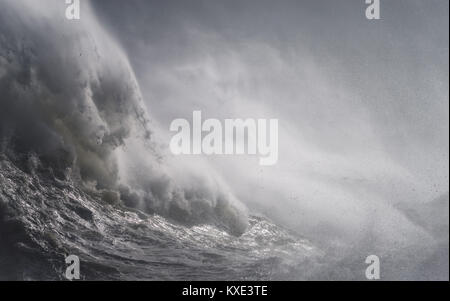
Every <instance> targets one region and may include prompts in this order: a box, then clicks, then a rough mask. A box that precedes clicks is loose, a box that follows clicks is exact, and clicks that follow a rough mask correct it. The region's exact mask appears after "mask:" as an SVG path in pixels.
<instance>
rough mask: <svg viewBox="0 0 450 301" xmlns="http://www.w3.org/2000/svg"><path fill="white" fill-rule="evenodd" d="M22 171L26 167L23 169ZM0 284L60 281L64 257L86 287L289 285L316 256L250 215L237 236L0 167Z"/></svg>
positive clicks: (43, 176) (66, 183) (73, 185)
mask: <svg viewBox="0 0 450 301" xmlns="http://www.w3.org/2000/svg"><path fill="white" fill-rule="evenodd" d="M25 169H26V168H25ZM0 225H1V228H0V243H1V246H2V247H1V248H0V260H1V261H0V266H1V267H2V269H0V271H1V272H0V279H3V280H62V279H65V278H64V275H65V268H66V263H65V257H66V256H68V255H72V254H73V255H77V256H79V258H80V266H81V278H82V279H85V280H274V279H289V278H295V276H294V273H296V271H295V270H296V269H297V268H298V267H299V265H302V266H303V267H305V266H308V265H309V264H312V263H313V261H314V260H315V258H317V257H318V256H320V254H321V252H320V251H319V250H318V249H317V248H315V247H314V246H313V245H312V244H311V243H310V242H308V241H307V240H306V239H303V238H301V237H297V236H296V235H295V234H293V233H290V232H289V231H287V230H285V229H283V228H281V227H278V226H277V225H275V224H274V223H272V222H271V221H270V220H268V219H267V218H264V217H261V216H251V217H250V226H249V228H248V229H247V231H246V232H245V233H244V234H243V235H241V236H239V237H237V236H234V235H231V234H229V233H227V231H225V230H224V229H221V228H220V227H218V226H215V225H208V224H206V225H196V226H186V225H182V224H179V223H177V222H175V221H171V220H168V219H166V218H164V217H161V216H159V215H149V214H145V213H142V212H140V211H137V210H133V209H130V208H125V207H122V206H121V205H119V204H110V203H108V202H105V201H103V200H102V198H101V197H100V196H99V195H95V193H88V192H85V191H83V190H82V189H80V188H78V187H77V185H76V183H74V182H73V181H70V180H60V179H57V178H55V177H53V176H52V175H51V174H43V173H41V172H37V171H31V172H29V171H27V170H25V171H24V170H22V169H20V168H18V167H17V166H15V165H14V164H13V163H11V162H10V161H8V160H6V159H3V160H0Z"/></svg>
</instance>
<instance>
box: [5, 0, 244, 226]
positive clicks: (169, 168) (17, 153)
mask: <svg viewBox="0 0 450 301" xmlns="http://www.w3.org/2000/svg"><path fill="white" fill-rule="evenodd" d="M2 2H4V3H3V5H2V12H1V13H0V14H1V15H0V28H1V32H0V45H1V48H0V91H1V95H2V96H1V98H0V107H1V111H0V139H1V140H0V141H1V152H2V153H3V154H4V155H5V156H6V157H7V158H8V159H9V160H11V161H12V162H15V164H17V165H18V166H24V165H27V164H30V160H31V161H33V162H34V163H31V164H35V165H39V168H41V169H46V170H47V171H48V173H50V174H52V175H53V176H55V177H57V178H59V179H69V178H70V179H71V180H74V181H77V183H78V184H79V185H81V186H82V187H83V189H84V190H85V191H87V192H91V193H94V194H96V193H100V195H101V198H102V199H103V200H105V201H107V202H110V203H121V204H123V205H125V206H127V207H132V208H137V209H140V210H142V211H144V212H147V213H158V214H162V215H164V216H168V217H170V218H173V219H175V220H177V221H179V222H183V223H186V224H189V225H195V224H204V223H210V224H216V225H219V226H221V227H224V228H225V229H226V230H227V231H229V232H230V233H233V234H235V235H240V234H242V233H243V232H244V231H245V229H246V228H247V226H248V221H247V215H246V212H245V208H244V206H242V205H241V204H240V202H239V201H238V200H236V198H235V197H234V196H233V194H232V193H231V192H230V190H229V189H228V188H227V187H226V185H224V184H223V183H222V181H221V180H220V178H218V177H217V175H213V174H204V173H202V175H200V174H199V173H196V172H195V171H194V170H190V169H189V168H188V167H186V166H181V165H177V166H174V164H171V163H170V158H168V157H167V156H166V155H165V154H164V151H162V150H161V147H160V146H159V144H158V142H157V141H155V139H154V137H153V135H152V134H153V133H152V125H151V122H150V118H149V114H148V112H147V111H146V107H145V106H144V104H143V100H142V96H141V92H140V90H139V85H138V82H137V80H136V78H135V76H134V73H133V70H132V68H131V67H130V64H129V62H128V59H127V57H126V55H125V54H124V52H123V51H122V50H121V48H120V47H119V46H118V45H117V43H115V41H114V39H113V38H112V37H111V36H110V35H108V33H106V32H105V31H104V30H103V29H102V28H101V26H100V25H99V24H98V23H97V22H96V20H95V17H94V14H93V13H92V12H91V8H90V7H89V6H88V5H83V11H82V14H83V22H69V21H68V20H65V19H64V14H63V13H58V11H57V10H59V12H64V8H65V7H64V3H61V4H55V3H51V4H52V5H50V3H49V5H42V3H41V2H39V3H37V2H36V1H21V2H20V3H19V2H17V1H2ZM44 7H45V9H44ZM30 158H33V159H30ZM180 173H182V176H181V175H180Z"/></svg>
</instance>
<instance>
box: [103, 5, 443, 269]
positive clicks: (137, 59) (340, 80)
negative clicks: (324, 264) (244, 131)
mask: <svg viewBox="0 0 450 301" xmlns="http://www.w3.org/2000/svg"><path fill="white" fill-rule="evenodd" d="M113 3H114V4H113V5H111V6H109V5H104V4H103V3H98V4H96V5H95V6H96V9H97V12H98V15H99V16H100V18H102V19H104V20H105V22H106V23H108V24H109V28H110V29H111V31H112V32H113V33H114V34H115V35H116V36H117V37H118V39H119V40H120V41H121V42H122V45H124V47H125V48H126V49H127V53H128V56H129V58H130V61H131V63H132V65H133V66H134V68H135V70H136V72H137V74H138V79H139V82H140V85H141V86H142V90H143V94H144V96H145V97H144V98H145V102H146V104H147V107H148V108H150V111H151V114H152V116H153V118H154V120H155V121H156V124H157V127H158V128H159V131H158V132H159V133H161V134H160V135H162V136H163V140H166V141H169V139H170V135H169V133H168V128H169V124H170V122H171V121H172V120H173V119H176V118H189V116H191V114H192V111H194V110H202V113H203V114H204V116H205V117H204V118H219V119H222V118H277V119H279V123H280V130H279V139H280V142H279V143H280V146H279V149H280V154H279V161H278V164H277V165H276V166H271V167H261V166H258V164H257V159H256V158H255V157H251V156H248V157H238V156H231V157H226V156H209V157H206V158H195V157H194V158H193V157H189V156H184V157H183V160H184V161H189V160H190V161H193V162H198V161H203V160H207V161H208V164H210V165H211V166H212V168H213V169H214V170H215V171H217V172H218V173H220V174H221V175H222V176H223V178H224V179H226V181H227V183H228V184H229V185H230V187H231V188H232V190H233V191H234V192H236V194H237V196H238V197H239V199H240V200H242V201H243V202H244V203H245V204H246V205H247V206H248V207H249V208H251V209H250V210H251V211H256V212H260V213H261V214H265V215H267V216H269V217H270V218H272V219H275V220H277V221H278V222H280V223H282V224H284V225H285V226H286V227H289V228H290V229H293V230H294V231H297V232H298V233H300V234H301V235H305V236H306V237H308V238H309V239H312V240H313V241H317V242H319V243H320V244H322V245H323V246H324V247H325V248H331V249H334V247H337V248H338V249H339V251H338V252H344V253H345V252H346V251H342V249H348V250H349V252H350V253H353V254H355V253H358V252H359V250H361V252H362V253H364V252H373V253H377V254H382V256H383V255H384V256H386V257H389V256H391V255H392V254H395V255H393V256H394V257H396V256H400V257H401V256H403V257H407V256H410V255H406V253H408V252H411V253H413V254H416V256H417V257H418V258H419V259H415V260H416V262H412V261H409V262H408V259H406V261H407V262H408V264H409V265H410V266H409V268H411V269H414V268H416V267H417V265H418V262H421V261H422V260H426V259H427V258H428V257H429V256H432V255H430V254H434V253H433V252H435V250H436V248H437V249H438V250H440V249H442V247H443V246H445V241H447V245H448V235H447V238H446V234H444V235H443V236H441V235H442V233H441V232H439V233H440V234H436V233H435V232H433V231H430V227H431V228H433V227H434V226H436V227H438V228H439V227H440V228H442V227H443V228H444V229H447V232H445V231H444V233H447V234H448V215H445V213H444V214H440V215H439V216H436V218H432V219H430V220H426V218H425V219H424V220H423V221H422V222H418V221H417V219H415V218H412V217H411V214H410V213H411V210H412V211H413V212H414V214H412V215H414V216H415V215H419V216H422V213H421V211H422V209H419V208H423V207H422V206H425V207H427V208H434V207H435V206H438V207H439V206H443V207H442V210H443V211H448V210H447V209H446V208H448V173H449V164H448V145H449V144H448V121H449V120H448V68H447V66H448V29H447V28H448V18H447V17H446V11H447V10H448V3H447V2H445V1H431V2H429V3H428V2H427V5H425V3H424V2H423V1H395V2H390V3H383V8H382V15H383V17H382V20H380V21H379V22H368V21H367V20H366V19H365V17H364V14H363V12H364V8H365V6H364V3H362V2H361V1H340V2H339V3H337V2H336V1H281V2H277V3H272V2H270V1H226V2H219V1H187V2H184V3H183V4H181V5H180V4H179V3H177V5H175V2H171V1H169V2H168V3H166V4H164V5H163V4H160V3H158V2H156V1H150V2H148V1H145V2H144V1H130V2H129V3H127V4H126V5H125V4H122V3H120V2H119V1H113ZM128 16H129V17H128ZM136 16H138V17H136ZM193 164H195V163H193ZM436 204H439V205H436ZM430 210H431V209H430ZM420 219H422V218H420ZM425 220H426V221H425ZM431 224H433V225H434V226H433V227H432V226H430V225H431ZM436 235H438V237H436ZM442 241H444V244H443V245H441V243H442ZM436 245H438V247H435V246H436ZM444 248H445V247H444ZM355 250H358V251H355ZM444 253H445V252H444ZM408 254H409V253H408ZM339 256H343V255H342V254H341V255H339ZM361 256H362V255H361ZM396 258H397V257H396ZM397 259H398V258H397ZM397 259H394V261H395V260H397ZM441 259H442V260H444V262H446V265H447V266H448V260H446V259H444V258H441ZM408 264H407V265H408ZM410 272H411V273H412V274H413V273H414V271H411V270H410ZM442 273H444V274H445V273H447V277H448V272H445V268H444V269H443V272H442ZM410 276H411V277H412V278H414V277H415V276H417V275H410Z"/></svg>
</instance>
